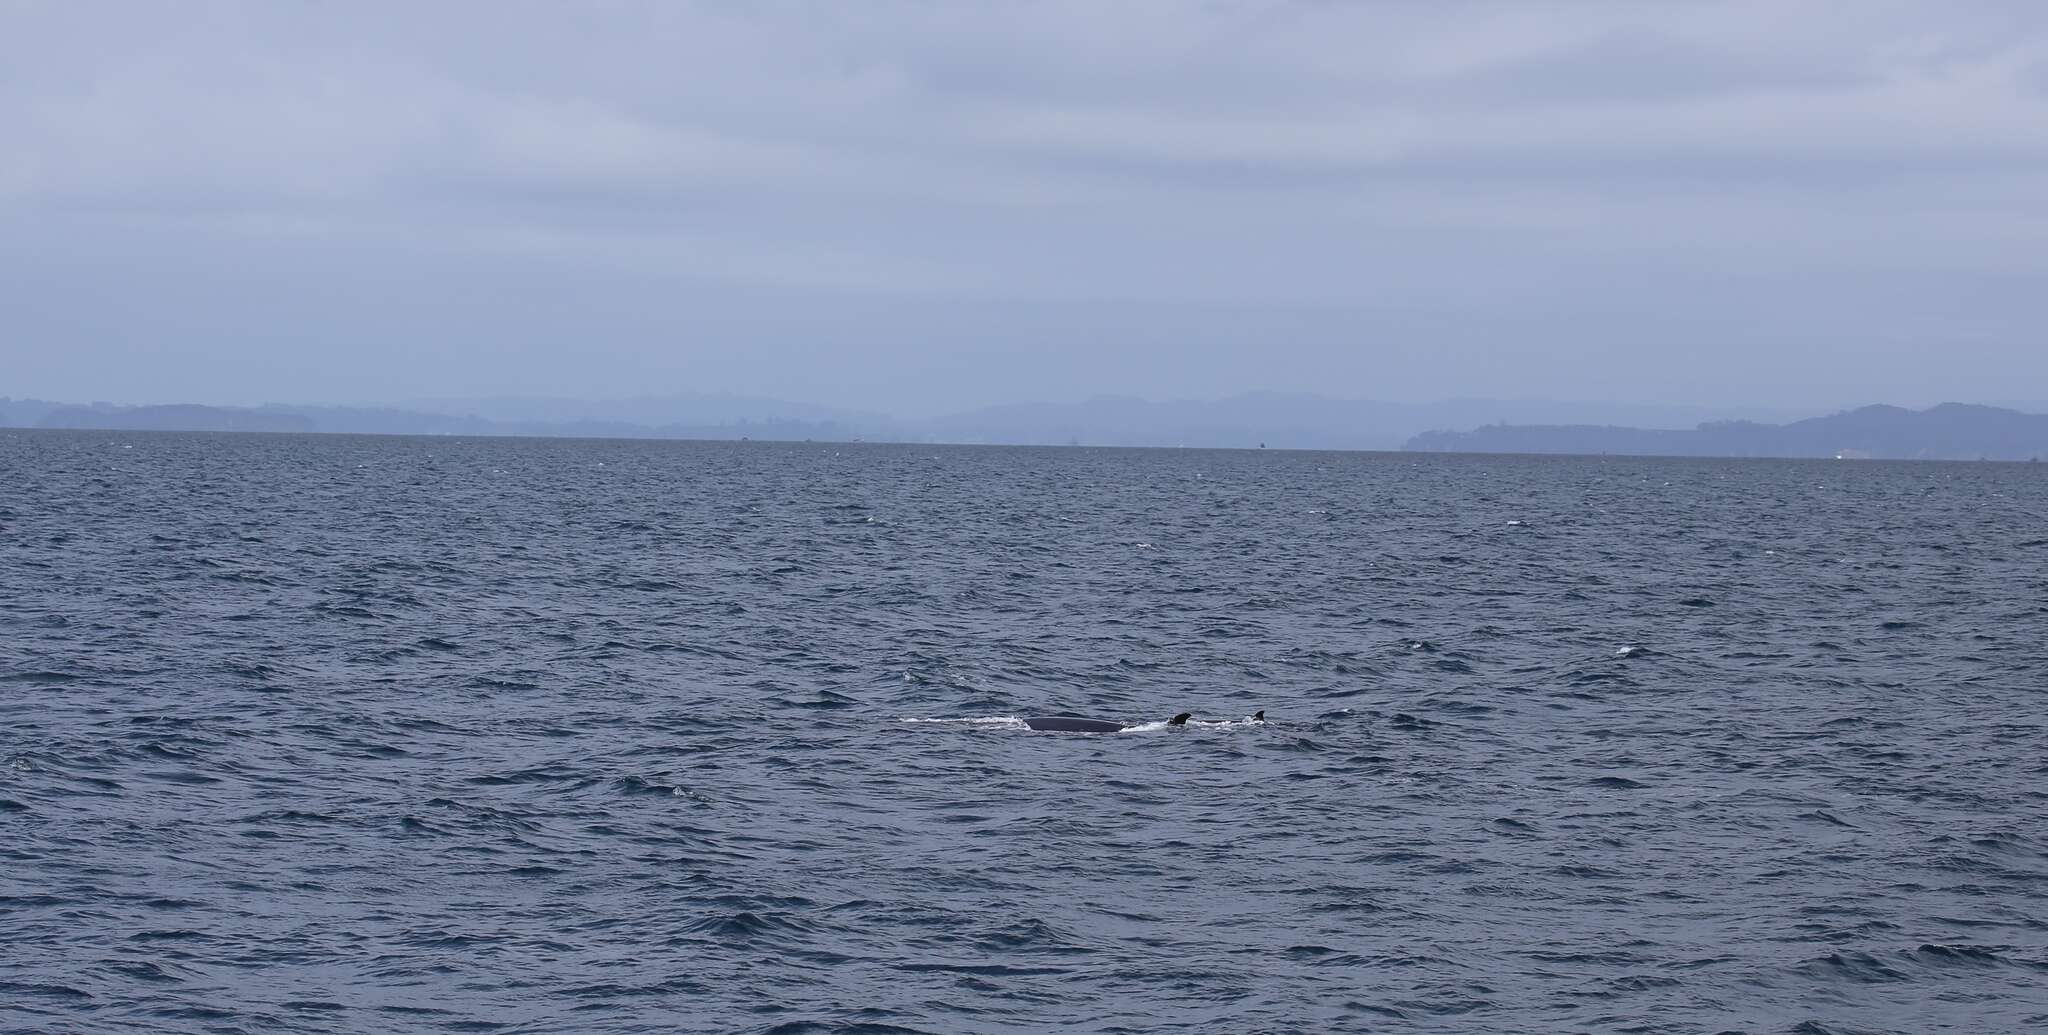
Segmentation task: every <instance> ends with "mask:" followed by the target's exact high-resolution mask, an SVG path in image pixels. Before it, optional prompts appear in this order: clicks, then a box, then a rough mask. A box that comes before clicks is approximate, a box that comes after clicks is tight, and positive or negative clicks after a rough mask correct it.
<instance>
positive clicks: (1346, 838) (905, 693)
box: [0, 432, 2048, 1035]
mask: <svg viewBox="0 0 2048 1035" xmlns="http://www.w3.org/2000/svg"><path fill="white" fill-rule="evenodd" d="M2044 637H2048V473H2044V469H2043V468H2042V467H2040V466H2038V465H1999V464H1860V463H1853V462H1843V463H1813V462H1758V461H1729V462H1716V461H1696V460H1685V461H1675V460H1645V459H1621V458H1589V459H1572V458H1544V459H1534V458H1515V457H1491V458H1482V457H1457V456H1438V455H1430V456H1402V455H1367V454H1336V453H1282V452H1259V451H1251V452H1208V451H1123V450H1082V449H1045V450H1039V449H974V448H935V447H921V446H837V445H771V444H741V443H735V444H690V443H630V442H567V441H520V440H484V441H457V440H445V439H404V438H349V437H311V436H308V437H291V436H280V437H271V436H257V435H250V436H207V435H121V434H107V433H41V432H0V1030H8V1031H17V1030H18V1031H35V1032H44V1031H48V1032H66V1031H104V1030H116V1029H130V1030H149V1031H221V1032H235V1031H239V1032H312V1031H393V1032H396V1031H469V1032H515V1031H516V1032H555V1031H592V1032H626V1031H672V1030H684V1031H751V1032H790V1033H794V1032H856V1031H865V1032H897V1031H924V1032H997V1031H1037V1030H1051V1029H1064V1030H1074V1031H1101V1032H1139V1031H1146V1032H1154V1031H1158V1032H1165V1031H1187V1032H1286V1031H1387V1032H1405V1031H1494V1032H1550V1031H1559V1032H1563V1031H1632V1032H1697V1033H1709V1032H1720V1031H1742V1032H1802V1033H1810V1035H1814V1033H1822V1032H1932V1031H1955V1032H2022V1031H2033V1030H2041V1029H2043V1028H2048V737H2044V735H2043V734H2044V730H2043V726H2044V722H2043V710H2044V705H2048V648H2044V646H2043V641H2044ZM1258 709H1264V710H1265V712H1266V714H1267V717H1268V720H1269V721H1268V722H1266V723H1263V724H1256V723H1249V722H1236V723H1229V724H1218V725H1196V726H1192V727H1190V728H1188V729H1185V730H1169V729H1164V728H1159V727H1157V726H1150V727H1142V728H1140V729H1138V730H1135V731H1132V732H1126V733H1118V734H1105V735H1075V734H1046V733H1032V732H1027V731H1023V730H1020V729H1018V728H1017V725H1018V724H1017V723H1016V722H1014V721H1011V720H1010V719H1009V718H1008V717H1013V716H1019V715H1029V714H1046V713H1060V712H1071V713H1078V714H1084V715H1096V716H1104V717H1109V718H1116V719H1123V720H1127V721H1131V722H1143V721H1149V720H1158V719H1163V718H1165V717H1166V716H1169V715H1171V714H1173V713H1175V712H1178V711H1192V712H1194V713H1195V714H1196V716H1197V717H1198V718H1209V719H1218V720H1223V719H1231V718H1241V717H1243V716H1245V715H1247V714H1249V713H1251V712H1253V711H1256V710H1258ZM913 720H948V721H936V722H934V721H913Z"/></svg>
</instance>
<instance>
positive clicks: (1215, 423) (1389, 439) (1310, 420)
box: [871, 392, 1790, 450]
mask: <svg viewBox="0 0 2048 1035" xmlns="http://www.w3.org/2000/svg"><path fill="white" fill-rule="evenodd" d="M1764 415H1766V412H1765V411H1756V410H1742V409H1735V408H1725V407H1724V408H1720V409H1704V408H1699V407H1671V406H1654V405H1630V404H1625V403H1586V402H1549V401H1542V400H1491V399H1450V400H1444V401H1441V402H1429V403H1401V402H1377V401H1372V400H1364V399H1338V398H1332V397H1330V396H1324V395H1313V394H1307V393H1288V392H1246V393H1243V394H1240V395H1233V396H1228V397H1225V398H1222V399H1184V400H1173V401H1167V402H1153V401H1151V400H1147V399H1137V398H1132V397H1129V396H1097V397H1096V398H1093V399H1088V400H1085V401H1082V402H1072V403H1016V404H1012V405H1007V406H991V407H986V408H982V409H976V410H968V411H965V412H961V413H955V414H951V415H948V416H944V417H934V418H930V419H927V420H920V421H906V422H900V423H899V424H897V425H895V426H894V427H890V428H886V429H881V431H880V433H878V434H874V435H871V437H884V435H886V436H887V437H902V438H911V439H915V440H922V441H929V442H982V443H1002V444H1016V445H1088V446H1192V447H1226V448H1239V449H1243V448H1251V447H1256V446H1258V445H1260V444H1265V445H1268V446H1271V447H1273V448H1275V449H1386V450H1391V449H1399V448H1400V447H1401V443H1402V442H1404V441H1405V440H1407V439H1408V437H1409V436H1411V435H1413V434H1415V433H1416V432H1418V431H1421V430H1423V429H1425V428H1431V427H1455V426H1458V425H1461V424H1476V423H1478V422H1480V421H1486V420H1495V421H1529V422H1542V421H1554V420H1559V419H1569V420H1589V419H1590V420H1606V421H1617V422H1619V421H1628V422H1632V423H1639V424H1663V425H1666V426H1669V427H1686V426H1688V425H1690V424H1692V423H1694V422H1696V421H1699V420H1703V419H1707V418H1710V417H1731V416H1744V417H1757V416H1764ZM1768 415H1770V416H1778V415H1779V414H1777V413H1769V414H1768ZM1787 416H1790V414H1787Z"/></svg>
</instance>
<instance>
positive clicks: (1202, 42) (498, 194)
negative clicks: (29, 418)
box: [0, 0, 2048, 413]
mask: <svg viewBox="0 0 2048 1035" xmlns="http://www.w3.org/2000/svg"><path fill="white" fill-rule="evenodd" d="M2044 174H2048V4H2044V3H2040V2H2038V0H2025V2H2013V3H1962V2H1955V0H1948V2H1927V3H1912V2H1884V0H1856V2H1854V3H1842V2H1839V0H1832V2H1827V3H1800V2H1795V0H1768V2H1763V3H1715V4H1686V3H1677V2H1666V3H1641V4H1637V3H1593V2H1587V3H1573V4H1542V3H1537V2H1533V0H1518V2H1512V3H1498V4H1484V3H1474V4H1456V3H1398V4H1397V3H1387V4H1367V3H1321V2H1315V3H1309V2H1304V3H1270V2H1197V0H1181V2H1175V3H1149V2H1133V0H1116V2H1103V0H1080V2H1074V3H1059V2H1034V3H1023V2H1017V3H941V2H937V0H933V2H929V3H916V4H911V3H904V4H894V3H885V2H877V0H861V2H857V3H825V2H819V3H810V4H776V3H767V2H737V0H736V2H726V3H705V4H686V3H681V2H660V3H646V4H635V3H598V2H583V3H575V4H566V3H558V2H543V3H507V2H502V0H493V2H489V3H460V2H450V0H436V2H433V3H405V4H396V3H393V4H378V3H363V2H351V3H291V2H281V0H270V2H262V3H248V4H239V3H200V2H180V3H131V2H121V3H93V2H81V0H55V2H47V3H39V2H21V0H0V395H13V396H25V395H35V396H45V397H55V398H64V399H76V400H86V399H107V400H113V401H126V402H146V401H171V400H191V401H209V402H228V403H235V402H260V401H270V400H276V401H306V402H318V401H363V400H384V399H404V398H410V397H417V396H432V395H470V394H492V393H544V394H558V395H579V396H608V395H624V394H641V393H659V392H668V391H678V392H680V391H730V392H741V393H753V394H765V395H773V396H780V397H786V398H794V399H800V400H806V401H814V402H824V403H833V404H841V405H860V406H867V407H873V408H880V409H887V410H895V411H899V412H905V413H925V412H932V411H938V410H945V409H950V408H955V407H957V406H963V405H969V404H979V403H988V402H1000V401H1010V400H1020V399H1070V398H1079V397H1083V396H1086V395H1091V394H1095V393H1098V392H1123V393H1134V394H1139V395H1146V396H1151V397H1174V396H1207V395H1220V394H1225V393H1230V392H1235V391H1239V390H1243V389H1247V388H1264V389H1277V390H1310V391H1319V392H1324V393H1327V394H1332V395H1339V396H1350V397H1361V398H1388V399H1402V400H1421V399H1434V398H1442V397H1451V396H1491V397H1510V398H1557V399H1603V400H1606V399H1626V400H1642V401H1668V402H1692V403H1754V404H1766V405H1791V406H1833V405H1839V404H1851V403H1862V402H1872V401H1890V402H1899V403H1906V404H1920V403H1929V402H1935V401H1939V400H1942V399H1948V398H1955V399H1964V400H1983V399H2014V398H2021V399H2040V398H2044V397H2048V175H2044Z"/></svg>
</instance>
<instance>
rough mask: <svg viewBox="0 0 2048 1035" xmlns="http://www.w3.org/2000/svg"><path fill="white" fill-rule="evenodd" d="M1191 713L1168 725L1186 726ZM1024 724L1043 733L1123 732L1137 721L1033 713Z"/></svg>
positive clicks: (1136, 724) (1169, 721) (1171, 721)
mask: <svg viewBox="0 0 2048 1035" xmlns="http://www.w3.org/2000/svg"><path fill="white" fill-rule="evenodd" d="M1189 717H1190V713H1188V712H1182V713H1180V714H1179V715H1176V716H1174V717H1173V718H1171V719H1168V720H1166V724H1167V725H1168V726H1185V725H1187V724H1188V719H1189ZM1024 725H1026V726H1029V727H1031V728H1032V729H1034V730H1037V731H1039V732H1041V733H1122V732H1123V731H1125V730H1127V729H1130V728H1131V727H1133V726H1138V725H1142V723H1135V722H1115V721H1112V720H1109V719H1083V718H1080V717H1079V716H1074V715H1033V716H1029V717H1027V718H1025V720H1024Z"/></svg>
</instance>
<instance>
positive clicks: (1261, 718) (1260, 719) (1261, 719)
mask: <svg viewBox="0 0 2048 1035" xmlns="http://www.w3.org/2000/svg"><path fill="white" fill-rule="evenodd" d="M1252 721H1253V722H1264V721H1266V710H1265V709H1264V708H1261V709H1259V713H1258V714H1257V715H1254V716H1252Z"/></svg>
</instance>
